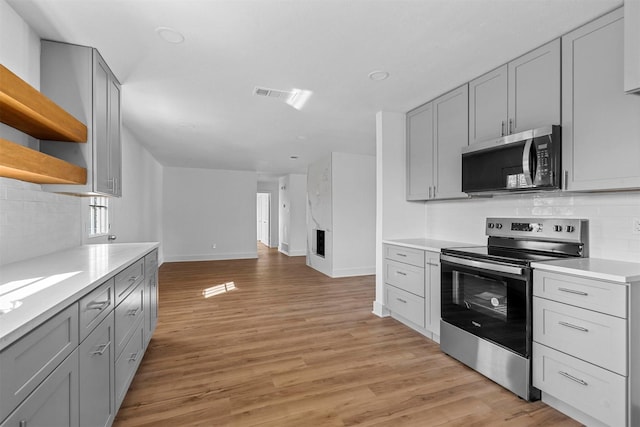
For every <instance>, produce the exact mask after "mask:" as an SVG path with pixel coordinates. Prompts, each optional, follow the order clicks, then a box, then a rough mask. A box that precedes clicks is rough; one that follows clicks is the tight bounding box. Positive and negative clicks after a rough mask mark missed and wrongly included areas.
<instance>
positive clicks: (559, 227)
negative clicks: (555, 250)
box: [553, 225, 562, 231]
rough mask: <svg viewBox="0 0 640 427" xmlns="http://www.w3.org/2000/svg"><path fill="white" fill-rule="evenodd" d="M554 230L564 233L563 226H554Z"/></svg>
mask: <svg viewBox="0 0 640 427" xmlns="http://www.w3.org/2000/svg"><path fill="white" fill-rule="evenodd" d="M553 230H554V231H562V226H561V225H554V226H553Z"/></svg>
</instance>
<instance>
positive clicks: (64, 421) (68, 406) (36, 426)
mask: <svg viewBox="0 0 640 427" xmlns="http://www.w3.org/2000/svg"><path fill="white" fill-rule="evenodd" d="M78 414H79V412H78V351H77V350H74V351H73V353H71V354H70V355H69V357H67V358H66V359H65V360H64V361H63V362H62V363H61V364H60V365H58V367H57V368H56V369H55V370H54V371H53V372H52V373H51V375H49V376H48V377H47V378H46V379H45V380H44V381H43V382H42V383H41V384H40V385H39V386H38V388H36V389H35V390H34V391H33V393H31V394H30V395H29V397H27V398H26V399H25V400H24V401H23V402H22V404H20V406H18V408H17V409H16V410H15V411H14V412H13V413H12V414H11V415H9V417H8V418H7V419H6V420H4V422H3V423H2V424H0V427H23V426H27V427H51V426H56V427H77V426H79V419H78V418H79V417H78Z"/></svg>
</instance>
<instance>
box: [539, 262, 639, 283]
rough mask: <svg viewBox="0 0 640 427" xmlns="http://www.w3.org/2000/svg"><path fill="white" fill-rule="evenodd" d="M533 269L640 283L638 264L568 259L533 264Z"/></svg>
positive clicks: (611, 280)
mask: <svg viewBox="0 0 640 427" xmlns="http://www.w3.org/2000/svg"><path fill="white" fill-rule="evenodd" d="M531 266H532V267H533V268H534V269H540V270H546V271H553V272H556V273H564V274H572V275H575V276H582V277H589V278H591V279H600V280H608V281H610V282H619V283H631V282H638V281H640V263H635V262H625V261H615V260H611V259H601V258H570V259H561V260H554V261H543V262H534V263H532V264H531Z"/></svg>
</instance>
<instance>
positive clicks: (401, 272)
mask: <svg viewBox="0 0 640 427" xmlns="http://www.w3.org/2000/svg"><path fill="white" fill-rule="evenodd" d="M396 274H399V275H401V276H406V275H407V273H405V272H403V271H397V270H396Z"/></svg>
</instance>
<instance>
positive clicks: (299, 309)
mask: <svg viewBox="0 0 640 427" xmlns="http://www.w3.org/2000/svg"><path fill="white" fill-rule="evenodd" d="M159 281H160V319H159V322H158V328H157V329H156V332H155V334H154V336H153V339H152V340H151V343H150V346H149V349H148V350H147V353H146V355H145V356H144V359H143V361H142V364H141V365H140V368H139V370H138V373H137V374H136V377H135V378H134V380H133V383H132V385H131V387H130V390H129V392H128V394H127V396H126V398H125V400H124V402H123V404H122V407H121V409H120V411H119V413H118V416H117V418H116V421H115V423H114V425H115V426H117V427H125V426H143V425H144V426H349V425H363V426H373V425H375V426H443V425H447V426H449V425H452V426H578V425H579V424H578V423H576V422H575V421H573V420H571V419H569V418H567V417H565V416H564V415H562V414H560V413H559V412H557V411H555V410H554V409H552V408H550V407H548V406H546V405H545V404H543V403H542V402H535V403H527V402H525V401H523V400H521V399H519V398H518V397H516V396H515V395H514V394H512V393H510V392H509V391H507V390H505V389H503V388H501V387H500V386H498V385H496V384H495V383H493V382H492V381H490V380H488V379H486V378H485V377H483V376H481V375H480V374H478V373H476V372H474V371H473V370H471V369H469V368H467V367H465V366H464V365H462V364H460V363H458V362H457V361H455V360H454V359H452V358H450V357H448V356H446V355H444V354H443V353H441V352H440V349H439V347H438V344H436V343H435V342H433V341H431V340H429V339H427V338H425V337H423V336H422V335H420V334H418V333H417V332H414V331H412V330H410V329H409V328H407V327H405V326H404V325H402V324H401V323H399V322H397V321H396V320H394V319H391V318H378V317H376V316H375V315H373V314H372V313H371V309H372V302H373V300H374V298H375V289H374V288H375V284H374V282H375V279H374V277H373V276H363V277H355V278H345V279H330V278H328V277H326V276H324V275H322V274H321V273H318V272H317V271H315V270H313V269H311V268H308V267H307V266H305V260H304V257H291V258H290V257H287V256H285V255H282V254H280V253H278V252H277V251H276V250H274V249H267V248H265V247H263V246H261V247H260V248H259V258H258V259H257V260H233V261H211V262H185V263H165V264H164V265H163V266H162V267H161V269H160V275H159ZM231 282H232V283H233V285H231V284H230V283H231ZM225 283H227V284H228V285H227V286H226V288H225V286H224V284H225ZM220 285H223V286H222V287H220ZM233 286H235V289H233ZM218 292H219V293H218ZM206 296H208V297H206Z"/></svg>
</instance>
